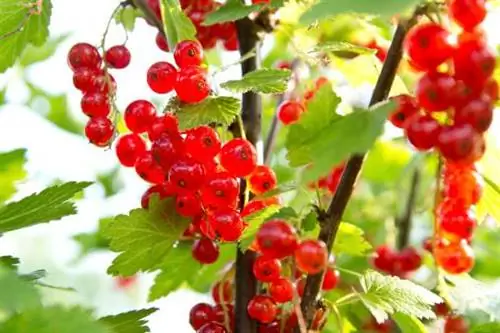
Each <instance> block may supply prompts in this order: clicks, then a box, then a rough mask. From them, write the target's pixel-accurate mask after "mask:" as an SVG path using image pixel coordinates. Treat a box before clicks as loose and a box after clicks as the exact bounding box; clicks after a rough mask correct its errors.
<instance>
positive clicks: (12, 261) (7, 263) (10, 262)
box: [0, 256, 20, 270]
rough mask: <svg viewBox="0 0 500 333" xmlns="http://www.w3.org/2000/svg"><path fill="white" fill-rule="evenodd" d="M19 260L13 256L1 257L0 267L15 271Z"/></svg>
mask: <svg viewBox="0 0 500 333" xmlns="http://www.w3.org/2000/svg"><path fill="white" fill-rule="evenodd" d="M19 262H20V261H19V258H16V257H13V256H2V257H0V267H2V266H3V267H6V268H8V269H11V270H16V269H17V266H18V265H19Z"/></svg>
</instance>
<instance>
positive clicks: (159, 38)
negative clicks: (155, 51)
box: [155, 32, 170, 52]
mask: <svg viewBox="0 0 500 333" xmlns="http://www.w3.org/2000/svg"><path fill="white" fill-rule="evenodd" d="M155 42H156V46H158V48H159V49H160V50H162V51H165V52H168V51H170V49H169V47H168V43H167V40H166V39H165V37H163V35H162V33H161V32H158V33H157V34H156V39H155Z"/></svg>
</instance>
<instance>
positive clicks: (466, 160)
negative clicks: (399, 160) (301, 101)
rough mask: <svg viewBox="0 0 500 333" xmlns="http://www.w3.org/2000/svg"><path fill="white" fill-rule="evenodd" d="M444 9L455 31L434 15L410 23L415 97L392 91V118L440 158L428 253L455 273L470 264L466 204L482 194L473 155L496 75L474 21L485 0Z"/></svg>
mask: <svg viewBox="0 0 500 333" xmlns="http://www.w3.org/2000/svg"><path fill="white" fill-rule="evenodd" d="M448 13H449V15H450V18H451V19H452V21H453V22H454V23H455V24H456V25H458V26H459V27H460V32H459V33H458V35H456V36H454V35H452V34H451V33H450V32H449V30H448V29H446V28H445V27H444V26H442V25H440V24H437V23H423V24H420V25H417V26H415V27H414V28H412V29H411V30H410V31H409V33H408V35H407V38H406V40H405V44H404V47H405V51H406V54H407V56H408V61H409V63H410V64H411V65H412V66H413V67H414V68H415V69H417V70H418V71H420V72H422V76H421V77H420V79H419V80H418V82H417V85H416V90H415V97H412V96H409V95H400V96H396V97H394V98H393V99H394V101H395V102H396V103H397V110H396V111H395V112H394V113H393V114H392V115H391V116H390V121H391V122H392V124H394V125H395V126H397V127H399V128H403V129H404V131H405V135H406V137H407V138H408V141H409V142H410V143H411V144H412V145H413V146H414V147H415V148H416V149H417V150H420V151H429V150H431V149H435V150H436V151H437V152H438V153H439V154H440V157H441V158H442V160H443V161H444V168H443V172H442V182H443V184H442V185H443V186H442V187H443V193H442V196H443V198H442V201H441V203H440V204H439V206H438V207H437V211H436V220H437V227H436V234H435V235H434V242H433V253H434V257H435V259H436V263H437V264H438V265H439V266H440V267H442V268H443V269H444V270H446V271H447V272H449V273H453V274H459V273H463V272H468V271H470V270H471V268H472V266H473V264H474V256H473V253H472V249H471V248H470V246H469V243H470V241H471V238H472V232H473V230H474V228H475V226H476V220H475V217H474V215H473V212H472V206H473V205H474V204H476V203H477V202H478V200H479V198H480V196H481V186H480V184H479V183H478V180H477V177H476V169H475V166H474V163H475V162H477V161H478V160H479V159H480V158H481V157H482V156H483V154H484V152H485V139H484V133H485V132H486V131H487V130H488V128H489V127H490V125H491V123H492V120H493V105H494V102H495V101H496V100H497V99H498V83H497V82H496V81H495V80H494V78H493V77H492V75H493V71H494V68H495V56H494V53H493V52H492V51H491V50H490V49H489V48H488V46H487V44H486V38H485V35H484V32H483V30H481V28H480V27H479V24H480V23H481V22H482V21H483V20H484V17H485V15H486V9H485V3H484V1H465V0H451V1H449V2H448ZM454 37H456V42H452V40H453V38H454Z"/></svg>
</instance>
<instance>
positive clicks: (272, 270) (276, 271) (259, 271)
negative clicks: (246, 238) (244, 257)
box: [253, 256, 281, 282]
mask: <svg viewBox="0 0 500 333" xmlns="http://www.w3.org/2000/svg"><path fill="white" fill-rule="evenodd" d="M280 274H281V263H280V261H279V260H278V259H270V258H266V257H264V256H260V257H257V259H255V261H254V263H253V275H254V276H255V278H256V279H257V280H259V281H261V282H272V281H274V280H276V279H278V278H279V277H280Z"/></svg>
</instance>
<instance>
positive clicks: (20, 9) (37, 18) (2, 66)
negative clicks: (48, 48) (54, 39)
mask: <svg viewBox="0 0 500 333" xmlns="http://www.w3.org/2000/svg"><path fill="white" fill-rule="evenodd" d="M35 10H36V3H35V1H33V0H29V1H19V0H2V2H1V3H0V12H1V13H2V21H1V23H0V73H3V72H5V71H6V70H7V68H9V67H10V66H12V65H14V63H15V62H16V59H17V58H18V57H19V56H20V55H21V53H22V52H23V50H24V49H25V48H26V46H27V45H29V44H33V45H35V46H41V45H42V44H43V43H44V42H45V41H46V39H47V37H48V35H49V29H48V27H49V22H50V16H51V14H52V3H51V1H50V0H45V1H43V6H42V8H41V12H40V14H37V13H34V11H35Z"/></svg>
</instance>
